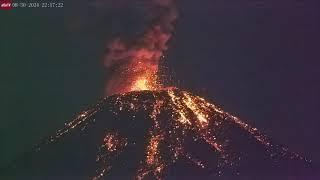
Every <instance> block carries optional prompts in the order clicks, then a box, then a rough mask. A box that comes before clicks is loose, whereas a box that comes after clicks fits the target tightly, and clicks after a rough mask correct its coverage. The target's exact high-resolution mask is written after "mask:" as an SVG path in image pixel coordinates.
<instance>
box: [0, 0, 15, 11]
mask: <svg viewBox="0 0 320 180" xmlns="http://www.w3.org/2000/svg"><path fill="white" fill-rule="evenodd" d="M0 9H3V10H9V9H12V0H0Z"/></svg>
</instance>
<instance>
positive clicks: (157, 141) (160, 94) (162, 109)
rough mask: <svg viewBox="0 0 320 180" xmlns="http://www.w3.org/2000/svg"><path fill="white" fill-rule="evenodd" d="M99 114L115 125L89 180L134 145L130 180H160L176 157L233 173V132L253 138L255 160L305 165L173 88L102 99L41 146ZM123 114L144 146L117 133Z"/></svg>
mask: <svg viewBox="0 0 320 180" xmlns="http://www.w3.org/2000/svg"><path fill="white" fill-rule="evenodd" d="M110 105H111V107H110ZM104 111H107V112H111V113H112V114H113V116H114V118H115V121H112V122H110V124H111V125H110V126H108V127H106V128H107V132H106V133H105V135H104V136H103V137H101V141H100V142H101V144H100V147H99V149H98V150H97V156H96V163H97V168H96V172H95V173H96V175H93V176H92V179H95V180H96V179H101V178H104V177H109V173H111V174H112V171H114V170H115V168H114V167H113V165H114V164H117V163H118V162H122V161H130V160H121V161H120V159H123V158H122V157H123V154H125V152H126V151H127V150H128V149H130V148H139V146H143V149H144V152H143V154H144V155H143V156H142V157H141V159H139V162H138V163H137V164H136V165H135V166H136V167H131V168H134V169H135V168H136V172H135V173H134V178H135V179H148V178H152V179H154V178H156V179H162V178H163V177H166V174H167V173H168V169H170V167H172V166H174V165H175V163H177V162H178V161H179V160H181V159H186V160H188V161H189V162H191V163H193V164H194V165H196V166H197V167H198V168H199V169H206V170H214V169H218V170H217V173H218V174H219V175H221V174H223V171H224V169H228V168H229V169H232V171H234V172H235V173H238V172H237V167H238V164H241V162H242V161H241V159H242V158H244V157H245V156H246V155H242V153H243V152H238V151H245V150H243V149H242V148H243V147H241V146H238V147H237V146H235V144H237V143H238V142H236V140H234V139H236V138H237V137H234V136H233V135H230V134H228V132H229V131H231V130H232V129H233V128H235V129H240V130H241V131H243V132H245V134H248V137H246V138H248V139H245V140H246V141H248V140H249V139H250V137H253V138H254V141H255V143H257V144H259V146H262V147H263V149H264V150H263V151H264V154H263V156H265V157H261V158H269V159H270V160H273V159H275V161H277V160H278V159H279V158H287V159H298V160H302V161H307V160H305V159H304V158H303V157H301V156H300V155H298V154H296V153H291V152H289V151H288V150H287V149H286V148H284V147H282V146H278V145H275V144H272V143H271V141H270V140H269V139H268V138H267V137H266V136H265V135H263V134H262V133H260V132H259V131H258V130H257V129H256V128H253V127H251V126H250V125H248V124H247V123H245V122H243V121H241V120H240V119H239V118H237V117H235V116H233V115H231V114H229V113H227V112H224V111H223V110H222V109H220V108H219V107H217V106H216V105H214V104H212V103H209V102H207V101H206V100H205V99H203V98H201V97H199V96H195V95H193V94H191V93H189V92H187V91H180V90H178V89H175V90H158V91H134V92H128V93H123V94H119V95H113V96H110V97H107V98H105V99H103V100H102V101H101V102H99V103H98V104H97V105H96V106H94V107H93V108H91V109H88V110H86V111H83V112H82V113H80V114H79V115H78V116H77V117H76V118H75V119H74V120H73V121H72V122H70V123H68V124H66V127H65V128H64V129H61V130H59V131H58V132H57V133H56V135H54V136H52V137H50V138H49V139H48V140H47V141H46V142H47V143H52V142H56V141H59V140H60V139H61V138H63V137H65V136H66V135H67V134H70V133H72V132H73V131H74V130H75V129H78V130H80V131H81V132H86V131H87V126H88V125H90V124H94V123H98V122H96V116H97V114H99V113H102V112H104ZM140 113H143V114H145V116H143V117H141V119H137V118H136V116H137V115H138V114H140ZM123 114H124V115H125V116H129V118H131V119H132V121H133V123H134V124H135V125H134V126H136V125H137V124H143V123H145V124H149V126H148V130H147V133H146V134H145V136H144V137H143V141H144V142H145V143H143V144H140V145H138V144H137V143H136V142H137V139H136V138H133V137H130V136H127V135H125V134H123V133H121V131H122V130H121V129H126V126H128V124H123V123H122V122H121V121H122V119H121V118H120V117H122V115H123ZM117 119H118V120H117ZM100 121H101V120H100ZM117 123H119V124H120V127H118V128H112V127H111V126H112V124H117ZM127 123H128V122H127ZM108 128H109V129H108ZM119 128H120V129H119ZM232 131H234V130H232ZM236 136H238V135H236ZM190 141H191V142H194V143H196V144H197V146H199V147H200V145H199V144H203V145H204V146H206V147H208V149H209V151H211V155H210V156H212V157H214V156H215V155H216V154H218V160H217V161H216V162H215V161H214V162H213V164H212V163H210V162H208V158H209V159H210V156H209V157H207V158H204V159H201V158H200V157H199V155H195V154H194V152H193V150H192V148H191V149H190V145H188V143H190ZM242 141H243V140H242ZM193 148H194V147H193ZM202 148H203V147H202ZM236 148H238V149H236ZM198 150H201V148H200V149H198ZM92 158H94V157H92ZM214 164H215V165H214ZM92 173H94V172H92ZM240 173H241V172H240Z"/></svg>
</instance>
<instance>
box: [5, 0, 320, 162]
mask: <svg viewBox="0 0 320 180" xmlns="http://www.w3.org/2000/svg"><path fill="white" fill-rule="evenodd" d="M117 2H118V3H117ZM122 2H125V1H123V0H122V1H116V0H109V1H106V2H105V3H103V2H102V1H101V2H100V3H97V4H96V5H92V1H90V2H88V1H85V0H81V1H70V2H66V3H65V7H64V8H63V9H46V10H44V9H33V10H32V9H24V10H22V9H16V10H12V11H6V12H4V11H0V17H1V19H5V20H4V22H5V23H2V24H1V25H0V26H1V28H0V32H1V38H0V73H1V75H0V79H1V93H0V94H1V101H0V109H1V118H0V123H1V125H0V142H1V148H0V166H3V165H5V164H7V163H8V162H9V161H10V160H12V159H14V158H16V157H17V156H18V155H19V153H22V152H24V151H28V150H30V148H31V147H32V145H33V144H35V143H37V142H39V140H41V139H42V138H43V137H45V136H48V135H51V134H52V133H54V132H55V130H56V129H58V128H60V127H62V126H63V124H64V122H66V121H68V120H69V119H71V118H72V117H74V115H75V114H76V113H77V112H79V111H80V110H82V109H84V108H86V107H88V106H90V105H91V104H93V103H95V102H96V101H97V100H98V99H99V98H102V97H103V94H104V90H105V84H106V82H105V81H106V79H107V76H108V72H106V71H105V68H104V67H103V63H102V60H103V56H104V54H105V50H106V45H107V44H108V42H109V41H110V40H111V39H112V38H113V37H129V38H132V37H135V36H137V35H138V34H139V33H141V32H142V31H143V30H144V28H145V26H146V24H145V21H146V20H145V16H144V14H143V12H144V11H143V7H140V6H137V4H136V3H135V2H133V1H131V3H129V4H124V3H122ZM318 4H319V2H317V1H316V0H309V1H307V2H304V1H297V0H294V1H292V0H291V1H289V0H282V1H281V2H280V1H276V0H269V1H265V2H262V1H255V0H250V1H249V0H245V1H239V2H238V1H231V0H216V1H212V0H202V1H194V0H184V1H179V2H178V5H177V6H178V9H179V19H178V21H177V22H176V29H175V31H174V35H173V38H172V39H171V41H170V43H169V50H168V52H167V55H166V56H167V64H169V67H170V69H171V70H172V71H173V74H174V76H175V79H176V80H177V82H178V84H179V87H180V88H183V89H188V90H191V91H193V92H196V93H198V94H201V95H203V96H205V97H207V98H208V99H210V100H211V101H213V102H215V103H216V104H219V105H220V106H221V107H223V109H224V110H226V111H229V112H231V113H233V114H235V115H237V116H239V117H240V118H242V119H244V120H245V121H247V122H249V123H250V124H253V125H254V126H256V127H258V128H259V129H260V130H261V131H262V132H265V133H266V134H267V135H268V136H270V137H272V138H273V140H275V141H276V142H278V143H280V144H283V145H286V146H287V147H289V149H290V150H291V151H295V152H299V153H301V154H302V155H305V156H306V157H309V158H310V159H312V160H313V161H315V162H320V155H319V153H318V152H320V144H319V142H318V141H319V140H317V139H318V137H319V135H320V132H319V131H318V127H320V126H319V125H320V123H319V115H318V113H319V107H320V103H319V100H320V95H319V92H320V83H319V77H320V61H319V59H320V51H319V50H320V49H319V47H320V44H319V43H320V35H319V32H320V21H319V18H320V11H319V10H318V9H319V6H318Z"/></svg>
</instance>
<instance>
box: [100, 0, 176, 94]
mask: <svg viewBox="0 0 320 180" xmlns="http://www.w3.org/2000/svg"><path fill="white" fill-rule="evenodd" d="M141 5H143V8H145V12H146V16H147V17H149V18H150V19H151V21H150V22H149V24H147V25H146V28H145V30H144V32H143V33H142V34H141V35H139V36H138V37H136V38H134V39H133V40H128V39H122V38H121V37H116V38H114V39H113V40H112V41H111V42H110V43H109V45H108V47H107V54H106V55H105V57H104V65H105V67H106V68H107V70H108V71H109V72H112V73H111V76H110V77H109V79H108V81H107V85H106V91H105V93H106V95H112V94H116V93H124V92H129V91H134V90H155V89H159V88H161V84H160V83H159V81H158V78H157V72H158V69H159V62H160V60H161V57H162V56H163V53H164V51H166V50H167V42H168V41H169V39H170V38H171V33H172V31H173V29H174V28H173V25H172V24H173V22H174V21H175V19H176V18H177V11H176V8H175V6H174V2H173V1H172V0H152V1H143V2H142V3H141Z"/></svg>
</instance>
